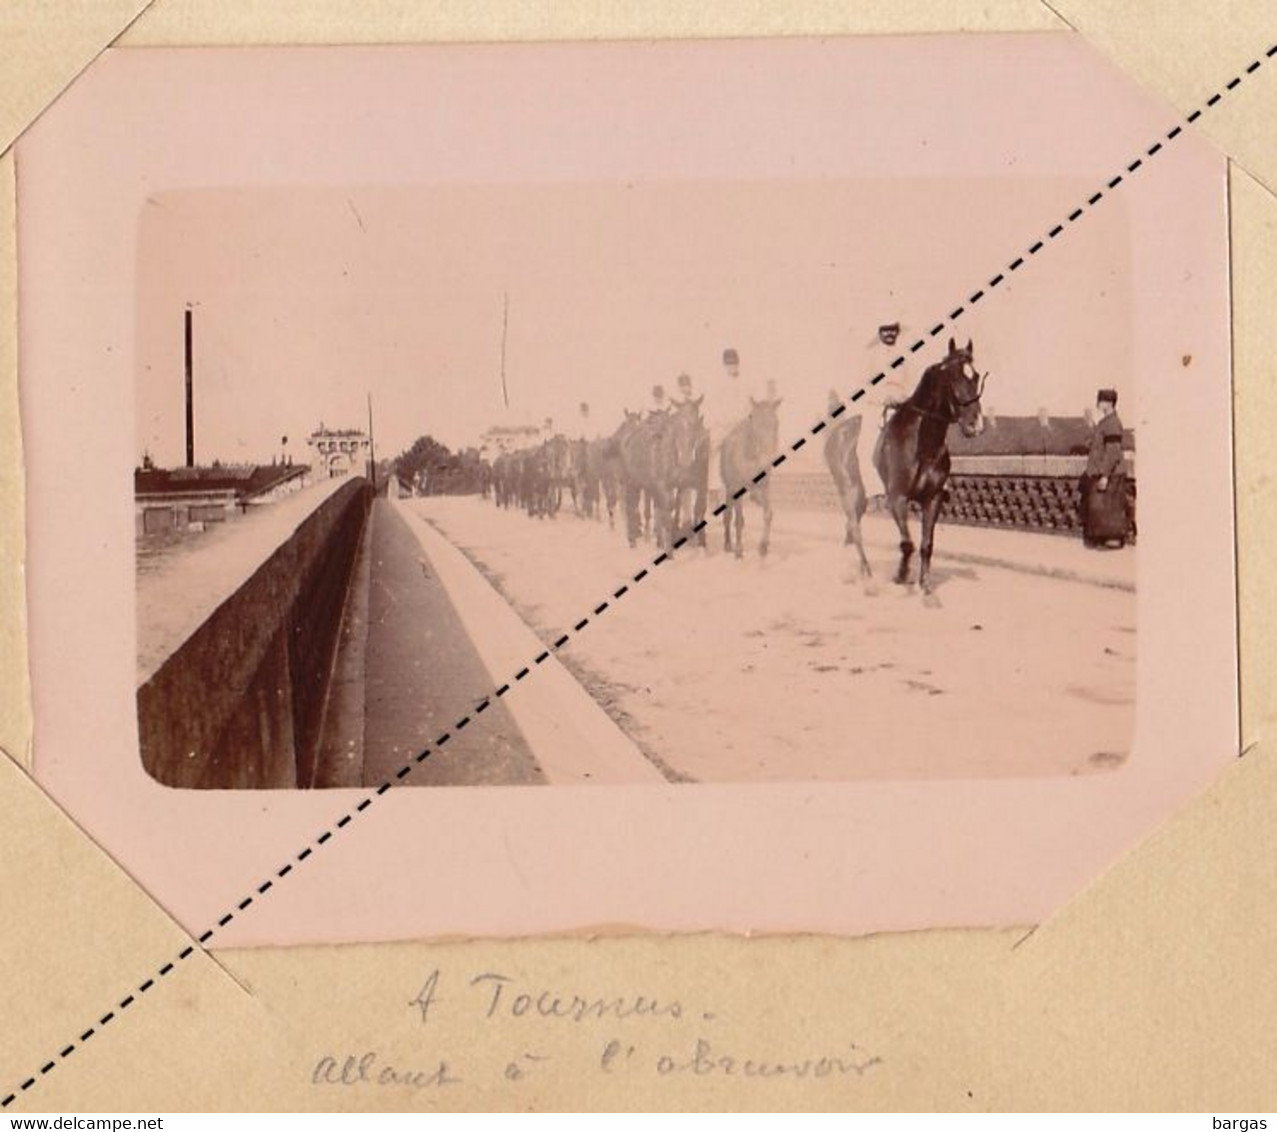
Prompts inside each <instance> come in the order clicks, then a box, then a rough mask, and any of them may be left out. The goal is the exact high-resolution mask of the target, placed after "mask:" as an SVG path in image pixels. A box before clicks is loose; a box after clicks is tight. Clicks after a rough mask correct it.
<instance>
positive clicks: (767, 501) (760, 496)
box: [755, 480, 772, 558]
mask: <svg viewBox="0 0 1277 1132" xmlns="http://www.w3.org/2000/svg"><path fill="white" fill-rule="evenodd" d="M755 498H756V499H757V500H758V502H759V503H760V504H761V505H762V508H763V534H762V537H761V538H760V539H759V540H758V554H759V557H761V558H766V557H767V550H768V548H769V547H770V546H771V536H772V493H771V484H770V483H768V482H767V481H766V480H764V481H763V482H762V483H761V484H759V485H758V487H757V488H755Z"/></svg>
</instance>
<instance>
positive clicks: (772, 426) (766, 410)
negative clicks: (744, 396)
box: [749, 397, 781, 453]
mask: <svg viewBox="0 0 1277 1132" xmlns="http://www.w3.org/2000/svg"><path fill="white" fill-rule="evenodd" d="M780 401H781V399H780V398H779V397H777V398H775V399H774V400H762V401H755V400H754V398H753V397H751V398H750V399H749V427H750V431H751V432H753V434H754V438H755V440H757V441H758V442H759V445H760V450H761V451H763V452H768V453H771V452H774V451H775V450H776V445H777V444H778V443H779V441H780V414H779V413H778V412H777V410H778V409H779V408H780Z"/></svg>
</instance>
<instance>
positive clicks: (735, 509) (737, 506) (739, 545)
mask: <svg viewBox="0 0 1277 1132" xmlns="http://www.w3.org/2000/svg"><path fill="white" fill-rule="evenodd" d="M732 515H733V517H734V518H735V520H736V557H737V558H743V557H744V555H745V541H744V532H745V504H744V501H743V500H740V499H737V500H734V501H733V502H732Z"/></svg>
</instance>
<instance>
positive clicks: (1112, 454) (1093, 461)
mask: <svg viewBox="0 0 1277 1132" xmlns="http://www.w3.org/2000/svg"><path fill="white" fill-rule="evenodd" d="M1095 407H1096V410H1097V411H1098V413H1099V419H1098V420H1097V421H1096V422H1095V427H1094V429H1093V430H1092V431H1091V447H1090V450H1089V451H1088V453H1087V457H1086V472H1085V473H1084V474H1083V476H1082V479H1081V481H1080V484H1079V486H1080V488H1081V492H1082V494H1081V503H1082V536H1083V539H1084V541H1085V542H1086V543H1087V544H1088V545H1092V544H1094V543H1095V542H1102V541H1105V539H1106V537H1110V536H1107V535H1106V532H1099V531H1096V530H1095V529H1094V524H1095V521H1096V520H1095V516H1096V515H1097V513H1101V512H1107V511H1109V509H1110V508H1114V509H1118V513H1119V514H1120V515H1121V516H1123V517H1124V516H1125V512H1126V463H1125V461H1124V459H1123V457H1122V437H1123V434H1124V430H1123V428H1122V421H1121V419H1120V418H1119V417H1118V415H1117V391H1116V390H1114V389H1101V390H1100V391H1099V393H1097V394H1096V396H1095ZM1097 492H1099V493H1103V498H1100V497H1099V496H1097V495H1096V494H1095V493H1097ZM1122 521H1123V523H1124V522H1125V520H1124V518H1123V520H1122ZM1125 533H1126V532H1125V530H1124V529H1123V538H1124V537H1125ZM1111 537H1115V536H1111Z"/></svg>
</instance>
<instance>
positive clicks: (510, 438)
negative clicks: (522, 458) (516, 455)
mask: <svg viewBox="0 0 1277 1132" xmlns="http://www.w3.org/2000/svg"><path fill="white" fill-rule="evenodd" d="M546 435H547V434H546V433H545V432H544V431H543V430H542V429H541V428H540V427H539V426H538V425H493V426H492V427H491V428H490V429H488V431H487V432H485V433H484V434H483V435H482V436H481V437H479V451H480V452H481V453H482V455H483V456H485V457H487V458H488V459H495V458H496V457H497V456H504V455H505V454H506V453H507V452H517V451H518V450H519V449H520V448H531V447H532V446H533V445H536V444H540V443H541V441H542V439H543V438H544V437H545V436H546Z"/></svg>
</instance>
